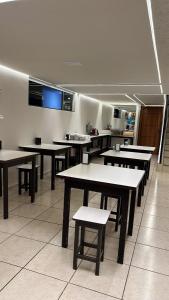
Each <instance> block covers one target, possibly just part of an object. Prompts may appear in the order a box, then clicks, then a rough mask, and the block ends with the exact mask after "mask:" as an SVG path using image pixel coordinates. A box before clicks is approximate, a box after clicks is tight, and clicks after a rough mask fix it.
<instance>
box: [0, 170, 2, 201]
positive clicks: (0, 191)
mask: <svg viewBox="0 0 169 300" xmlns="http://www.w3.org/2000/svg"><path fill="white" fill-rule="evenodd" d="M0 197H2V169H1V168H0Z"/></svg>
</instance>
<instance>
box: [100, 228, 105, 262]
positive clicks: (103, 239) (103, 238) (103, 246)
mask: <svg viewBox="0 0 169 300" xmlns="http://www.w3.org/2000/svg"><path fill="white" fill-rule="evenodd" d="M105 235H106V226H104V227H103V233H102V256H101V261H103V260H104V248H105Z"/></svg>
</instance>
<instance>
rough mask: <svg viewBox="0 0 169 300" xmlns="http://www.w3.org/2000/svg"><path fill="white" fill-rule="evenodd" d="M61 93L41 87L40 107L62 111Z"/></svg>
mask: <svg viewBox="0 0 169 300" xmlns="http://www.w3.org/2000/svg"><path fill="white" fill-rule="evenodd" d="M62 97H63V92H62V91H59V90H55V89H52V88H50V87H47V86H43V90H42V107H46V108H53V109H57V110H61V109H62Z"/></svg>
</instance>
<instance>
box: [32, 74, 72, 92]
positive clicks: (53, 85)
mask: <svg viewBox="0 0 169 300" xmlns="http://www.w3.org/2000/svg"><path fill="white" fill-rule="evenodd" d="M30 80H32V81H34V82H36V83H39V84H42V85H46V86H49V87H51V88H53V89H56V90H60V91H63V92H67V93H70V94H76V92H73V91H70V90H68V89H65V88H62V87H60V86H57V85H55V84H53V83H50V82H47V81H45V80H41V79H38V78H35V77H30Z"/></svg>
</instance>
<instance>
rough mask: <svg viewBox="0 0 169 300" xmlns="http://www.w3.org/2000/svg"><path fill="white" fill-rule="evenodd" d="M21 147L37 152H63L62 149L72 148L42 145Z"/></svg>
mask: <svg viewBox="0 0 169 300" xmlns="http://www.w3.org/2000/svg"><path fill="white" fill-rule="evenodd" d="M19 147H23V148H25V149H35V150H36V149H37V150H54V151H55V150H62V149H67V148H71V147H70V146H65V145H54V144H40V145H35V144H32V145H20V146H19Z"/></svg>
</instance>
